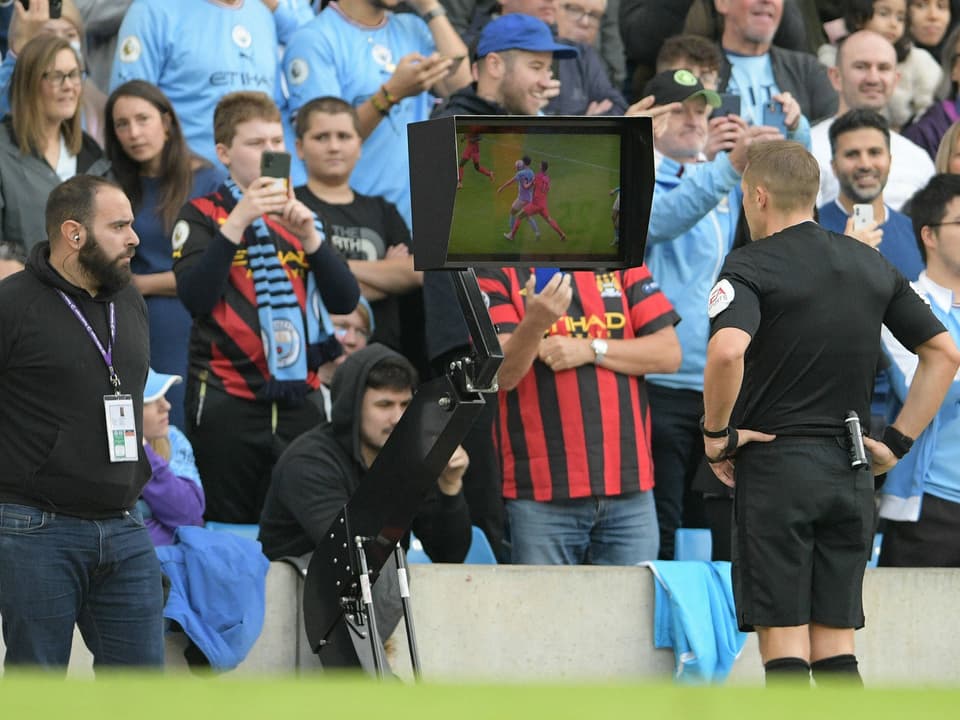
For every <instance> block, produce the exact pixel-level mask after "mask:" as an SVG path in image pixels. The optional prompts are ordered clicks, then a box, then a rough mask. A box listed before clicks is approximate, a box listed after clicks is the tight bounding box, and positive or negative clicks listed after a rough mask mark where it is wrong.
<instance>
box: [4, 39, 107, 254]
mask: <svg viewBox="0 0 960 720" xmlns="http://www.w3.org/2000/svg"><path fill="white" fill-rule="evenodd" d="M82 77H83V76H82V72H81V69H80V59H79V57H78V56H77V53H76V51H74V49H73V48H72V47H71V46H70V43H69V42H68V41H67V40H65V39H63V38H60V37H57V36H55V35H39V36H37V37H35V38H34V39H33V40H31V41H30V42H28V43H27V44H26V45H25V46H24V47H23V49H22V50H21V52H20V55H19V57H18V60H17V66H16V68H15V69H14V71H13V80H12V82H11V85H10V107H11V111H10V114H9V115H7V117H5V118H4V119H3V121H2V123H0V240H5V241H8V242H15V243H18V244H19V245H22V246H23V247H24V248H26V249H27V250H29V249H30V248H32V247H33V246H34V245H36V244H37V243H38V242H40V241H42V240H46V239H47V231H46V227H45V224H44V213H45V209H46V204H47V196H48V195H49V194H50V191H51V190H53V188H55V187H56V186H57V185H59V184H60V183H61V182H63V181H65V180H69V179H70V178H72V177H73V176H74V175H78V174H88V175H106V174H107V173H108V172H109V170H110V163H109V162H107V160H106V159H104V157H103V151H102V150H101V149H100V146H99V145H97V143H96V141H95V140H94V139H93V138H92V137H90V136H89V135H87V134H86V133H85V132H83V129H82V128H81V126H80V99H81V96H82V93H83V91H82Z"/></svg>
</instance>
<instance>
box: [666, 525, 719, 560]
mask: <svg viewBox="0 0 960 720" xmlns="http://www.w3.org/2000/svg"><path fill="white" fill-rule="evenodd" d="M673 537H674V540H673V559H674V560H706V561H707V562H709V561H710V560H712V559H713V537H712V536H711V535H710V531H709V530H707V529H705V528H677V532H676V534H675V535H674V536H673Z"/></svg>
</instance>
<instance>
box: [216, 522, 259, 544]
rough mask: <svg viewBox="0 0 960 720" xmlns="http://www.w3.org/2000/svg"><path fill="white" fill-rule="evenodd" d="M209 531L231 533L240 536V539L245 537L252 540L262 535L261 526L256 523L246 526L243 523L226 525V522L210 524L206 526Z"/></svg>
mask: <svg viewBox="0 0 960 720" xmlns="http://www.w3.org/2000/svg"><path fill="white" fill-rule="evenodd" d="M204 527H205V528H206V529H207V530H214V531H216V532H229V533H233V534H234V535H239V536H240V537H245V538H248V539H250V540H256V539H257V535H259V534H260V526H259V525H257V524H256V523H253V524H250V525H246V524H243V523H225V522H213V521H211V522H208V523H206V524H205V525H204Z"/></svg>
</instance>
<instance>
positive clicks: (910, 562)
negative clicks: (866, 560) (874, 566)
mask: <svg viewBox="0 0 960 720" xmlns="http://www.w3.org/2000/svg"><path fill="white" fill-rule="evenodd" d="M880 565H882V566H885V567H960V504H958V503H955V502H950V501H949V500H944V499H943V498H938V497H935V496H933V495H927V494H925V495H924V496H923V505H922V506H921V508H920V518H919V519H918V520H917V522H894V521H892V520H888V521H887V527H886V529H885V530H884V533H883V547H882V548H881V550H880Z"/></svg>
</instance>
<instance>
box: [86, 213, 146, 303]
mask: <svg viewBox="0 0 960 720" xmlns="http://www.w3.org/2000/svg"><path fill="white" fill-rule="evenodd" d="M133 253H134V251H133V249H132V248H131V249H130V250H129V251H127V252H124V253H123V254H122V255H120V256H119V257H116V258H114V259H112V260H111V259H110V258H109V257H108V256H107V253H106V252H104V250H103V248H102V247H101V246H100V243H99V242H97V237H96V235H94V234H93V231H92V230H90V229H89V228H88V229H87V242H86V243H84V245H83V247H82V248H80V251H79V252H78V253H77V262H78V263H79V264H80V267H81V268H83V271H84V272H85V273H87V275H89V276H90V277H91V278H93V279H94V280H95V281H96V283H97V285H98V287H99V289H100V291H101V292H103V293H106V294H111V293H115V292H117V291H118V290H122V289H123V288H125V287H126V286H127V285H129V284H130V279H131V277H132V276H133V273H132V272H131V270H130V266H129V265H125V264H121V262H120V261H121V260H123V259H124V258H131V257H133Z"/></svg>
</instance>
